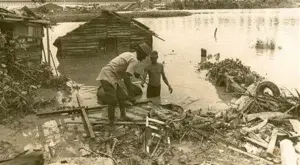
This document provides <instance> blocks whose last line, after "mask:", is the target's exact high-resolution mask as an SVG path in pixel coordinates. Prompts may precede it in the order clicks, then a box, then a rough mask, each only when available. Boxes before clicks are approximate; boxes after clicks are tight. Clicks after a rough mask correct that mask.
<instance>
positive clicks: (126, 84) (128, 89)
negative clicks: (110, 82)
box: [124, 72, 134, 97]
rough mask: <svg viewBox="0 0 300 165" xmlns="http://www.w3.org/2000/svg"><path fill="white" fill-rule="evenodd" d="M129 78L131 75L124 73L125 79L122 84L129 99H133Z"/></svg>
mask: <svg viewBox="0 0 300 165" xmlns="http://www.w3.org/2000/svg"><path fill="white" fill-rule="evenodd" d="M131 76H132V75H131V74H130V73H128V72H126V73H125V77H124V83H125V86H126V88H127V91H128V95H129V97H134V95H133V90H132V83H131V80H130V78H131Z"/></svg>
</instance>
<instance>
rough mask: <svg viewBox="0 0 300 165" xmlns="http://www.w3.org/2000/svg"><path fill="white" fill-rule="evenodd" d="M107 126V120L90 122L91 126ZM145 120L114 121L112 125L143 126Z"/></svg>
mask: <svg viewBox="0 0 300 165" xmlns="http://www.w3.org/2000/svg"><path fill="white" fill-rule="evenodd" d="M66 124H84V123H83V122H75V121H74V122H72V121H71V122H66ZM106 124H109V121H107V120H99V121H95V122H91V125H106ZM145 124H146V121H145V120H135V121H115V122H114V125H145Z"/></svg>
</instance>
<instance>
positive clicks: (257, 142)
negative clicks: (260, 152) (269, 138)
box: [245, 137, 268, 149]
mask: <svg viewBox="0 0 300 165" xmlns="http://www.w3.org/2000/svg"><path fill="white" fill-rule="evenodd" d="M245 139H246V140H248V141H250V142H252V143H254V144H256V145H259V146H261V147H263V148H265V149H267V148H268V144H267V143H262V142H259V141H257V140H255V139H251V138H248V137H245Z"/></svg>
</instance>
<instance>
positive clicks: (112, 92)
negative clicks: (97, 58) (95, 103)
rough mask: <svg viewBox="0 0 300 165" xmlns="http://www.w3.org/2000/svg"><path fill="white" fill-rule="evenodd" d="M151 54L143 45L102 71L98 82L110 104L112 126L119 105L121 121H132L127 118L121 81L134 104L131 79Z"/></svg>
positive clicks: (112, 62) (109, 114) (145, 45)
mask: <svg viewBox="0 0 300 165" xmlns="http://www.w3.org/2000/svg"><path fill="white" fill-rule="evenodd" d="M150 53H151V48H150V47H149V46H148V45H147V44H145V43H143V44H141V45H139V46H138V48H137V49H136V51H135V52H133V53H132V52H125V53H122V54H120V55H119V56H117V57H115V58H114V59H113V60H111V61H110V62H109V63H108V64H107V65H106V66H104V67H103V68H102V69H101V72H100V74H99V76H98V78H97V79H96V80H97V81H100V83H101V86H102V88H103V91H104V101H105V102H106V103H107V104H108V119H109V122H110V124H113V123H114V119H115V108H116V106H117V104H119V107H120V112H121V119H123V120H131V119H130V118H129V117H128V116H126V112H125V99H124V96H126V94H125V93H124V92H125V91H124V90H123V89H122V88H121V86H120V81H122V80H123V81H124V83H125V86H126V88H127V92H128V97H129V101H130V102H132V103H134V102H135V99H134V93H133V84H132V82H131V79H130V78H131V77H132V76H133V75H134V71H135V67H136V65H137V64H138V63H139V62H140V61H142V60H144V59H145V58H146V57H147V56H148V55H149V54H150Z"/></svg>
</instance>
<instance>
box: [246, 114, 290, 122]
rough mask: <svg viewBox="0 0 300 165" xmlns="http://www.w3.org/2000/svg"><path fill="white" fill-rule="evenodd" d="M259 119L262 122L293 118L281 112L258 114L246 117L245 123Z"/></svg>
mask: <svg viewBox="0 0 300 165" xmlns="http://www.w3.org/2000/svg"><path fill="white" fill-rule="evenodd" d="M257 118H260V119H262V120H272V119H288V118H290V119H291V118H295V117H294V116H292V115H289V114H285V113H281V112H260V113H253V114H248V115H246V120H247V121H252V120H254V119H257Z"/></svg>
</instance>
